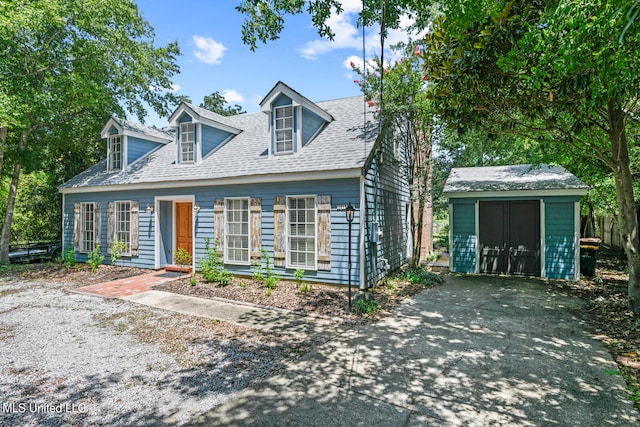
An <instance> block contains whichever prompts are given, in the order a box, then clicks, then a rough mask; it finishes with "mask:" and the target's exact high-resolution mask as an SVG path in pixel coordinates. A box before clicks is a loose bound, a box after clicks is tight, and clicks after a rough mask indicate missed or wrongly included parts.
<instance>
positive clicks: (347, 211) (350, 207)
mask: <svg viewBox="0 0 640 427" xmlns="http://www.w3.org/2000/svg"><path fill="white" fill-rule="evenodd" d="M344 214H345V215H346V217H347V222H348V223H349V237H348V238H349V268H348V273H347V274H348V280H349V310H351V223H352V222H353V217H354V216H355V214H356V208H354V207H353V205H352V204H351V202H349V204H348V205H347V207H346V209H345V210H344Z"/></svg>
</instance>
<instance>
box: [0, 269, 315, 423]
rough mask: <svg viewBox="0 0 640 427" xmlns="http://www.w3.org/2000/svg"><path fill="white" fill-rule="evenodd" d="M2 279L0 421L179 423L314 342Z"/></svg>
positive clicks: (57, 287)
mask: <svg viewBox="0 0 640 427" xmlns="http://www.w3.org/2000/svg"><path fill="white" fill-rule="evenodd" d="M70 289H72V286H71V285H61V284H51V283H42V282H26V281H18V280H15V279H2V281H1V282H0V372H1V374H0V405H2V406H1V407H0V425H1V426H22V425H47V426H58V425H60V426H62V425H96V424H105V425H113V426H120V425H121V426H130V425H181V424H184V423H185V422H187V421H188V420H189V419H190V418H192V417H193V416H195V415H198V414H200V413H204V412H206V411H207V410H208V409H210V408H212V407H213V406H215V405H218V404H220V403H221V402H223V401H225V400H227V399H228V398H229V397H230V396H232V395H234V394H235V393H237V392H239V391H241V390H243V389H244V388H246V387H247V386H248V385H249V384H251V383H252V382H254V381H256V380H259V379H263V378H264V377H266V376H268V375H270V374H271V373H272V372H274V371H277V370H279V369H282V367H283V366H284V363H285V362H286V361H288V360H291V358H296V357H298V356H299V355H301V354H304V353H305V352H307V351H308V349H309V348H310V346H311V345H312V343H307V342H292V341H290V340H291V338H283V337H274V336H268V335H266V334H263V333H260V332H255V331H251V330H245V329H244V328H241V327H238V326H233V325H228V324H224V323H221V322H216V321H205V320H202V319H194V318H192V317H189V316H183V315H177V314H172V313H168V312H165V311H161V310H154V309H148V308H141V307H140V306H138V305H136V304H133V303H130V302H126V301H121V300H116V299H103V298H98V297H92V296H88V295H81V294H76V293H72V292H70Z"/></svg>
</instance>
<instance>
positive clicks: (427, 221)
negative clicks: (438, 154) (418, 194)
mask: <svg viewBox="0 0 640 427" xmlns="http://www.w3.org/2000/svg"><path fill="white" fill-rule="evenodd" d="M427 162H428V164H427V173H426V179H427V182H426V183H425V200H424V224H423V226H422V256H423V257H425V256H429V255H431V253H432V252H433V163H432V162H431V150H429V155H428V157H427Z"/></svg>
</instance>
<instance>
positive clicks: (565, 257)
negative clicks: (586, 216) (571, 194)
mask: <svg viewBox="0 0 640 427" xmlns="http://www.w3.org/2000/svg"><path fill="white" fill-rule="evenodd" d="M577 200H578V198H577V197H576V198H575V199H569V200H568V199H567V198H558V199H553V198H548V199H545V209H544V210H545V229H546V233H545V234H546V240H545V260H544V262H545V266H546V273H547V277H549V278H552V279H567V280H573V278H574V277H575V250H576V246H575V245H576V237H575V223H574V221H575V220H574V216H575V215H574V203H575V202H576V201H577Z"/></svg>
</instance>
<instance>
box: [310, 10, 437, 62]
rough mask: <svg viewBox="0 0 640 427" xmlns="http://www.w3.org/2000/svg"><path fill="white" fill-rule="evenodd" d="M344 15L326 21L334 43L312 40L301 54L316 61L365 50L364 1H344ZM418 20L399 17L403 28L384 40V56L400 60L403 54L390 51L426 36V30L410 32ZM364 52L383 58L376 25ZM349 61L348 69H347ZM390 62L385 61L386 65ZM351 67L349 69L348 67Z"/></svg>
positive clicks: (391, 31) (368, 32) (371, 28)
mask: <svg viewBox="0 0 640 427" xmlns="http://www.w3.org/2000/svg"><path fill="white" fill-rule="evenodd" d="M342 6H343V9H344V10H343V12H342V13H341V14H340V15H338V14H336V13H333V14H332V15H331V17H330V18H329V19H328V20H327V24H328V25H329V27H330V28H331V29H332V31H333V32H334V33H335V37H334V40H332V41H331V40H325V39H316V40H310V41H307V42H306V43H305V45H304V46H303V47H302V48H301V49H299V51H300V54H301V56H302V57H303V58H306V59H317V57H318V56H320V55H322V54H324V53H328V52H331V51H333V50H336V49H344V48H348V49H362V28H358V27H357V26H356V22H357V19H358V15H359V13H360V11H361V10H362V2H361V0H345V1H342ZM414 22H415V20H414V19H413V18H410V17H409V16H408V15H403V16H401V17H400V28H399V29H389V30H388V31H387V38H386V39H385V41H384V45H385V57H391V58H393V59H394V60H398V59H399V57H400V56H401V55H399V54H397V53H393V54H392V53H391V52H390V50H389V48H390V47H391V46H393V45H396V44H398V43H399V42H407V41H408V40H409V38H411V39H413V40H416V39H419V38H422V37H424V35H425V34H426V32H427V29H424V30H422V31H421V32H420V33H415V32H413V31H411V32H410V31H409V30H408V28H409V27H410V26H411V25H413V24H414ZM365 50H366V55H367V56H373V54H374V52H375V53H376V54H377V55H380V26H379V25H377V24H374V25H369V26H368V27H367V28H366V31H365ZM348 61H349V60H347V66H348ZM386 62H387V61H385V63H386ZM349 68H350V67H349Z"/></svg>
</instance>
